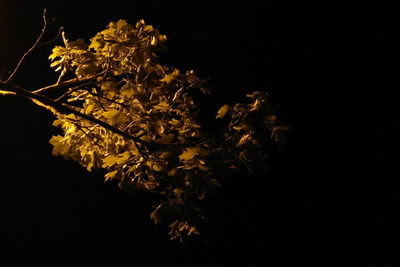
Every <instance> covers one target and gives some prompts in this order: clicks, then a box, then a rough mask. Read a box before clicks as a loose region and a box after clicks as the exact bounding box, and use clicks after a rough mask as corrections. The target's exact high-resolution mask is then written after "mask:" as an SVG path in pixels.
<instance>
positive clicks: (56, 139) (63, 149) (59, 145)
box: [49, 135, 69, 156]
mask: <svg viewBox="0 0 400 267" xmlns="http://www.w3.org/2000/svg"><path fill="white" fill-rule="evenodd" d="M63 138H64V137H63V136H61V135H56V136H53V137H52V138H51V139H50V141H49V143H50V144H52V145H53V155H54V156H60V155H63V156H64V155H66V154H67V153H68V150H69V146H68V145H66V144H65V143H64V142H62V141H61V140H62V139H63Z"/></svg>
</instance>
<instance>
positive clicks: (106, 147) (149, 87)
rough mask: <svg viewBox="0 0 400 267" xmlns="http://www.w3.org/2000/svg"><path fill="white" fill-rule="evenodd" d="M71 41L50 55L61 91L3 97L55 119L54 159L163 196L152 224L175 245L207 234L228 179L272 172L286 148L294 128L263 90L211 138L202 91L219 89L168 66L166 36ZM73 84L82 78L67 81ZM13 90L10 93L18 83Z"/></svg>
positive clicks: (126, 33)
mask: <svg viewBox="0 0 400 267" xmlns="http://www.w3.org/2000/svg"><path fill="white" fill-rule="evenodd" d="M62 37H63V42H64V44H63V46H56V47H55V48H54V49H53V50H52V53H51V55H50V56H49V59H50V60H51V67H53V68H55V71H57V72H59V73H60V76H59V79H58V81H57V83H56V84H54V85H52V86H48V87H46V88H42V89H39V90H36V91H33V92H28V91H26V90H23V89H21V88H17V87H14V88H13V89H9V88H8V90H5V91H4V90H3V91H1V94H17V95H21V96H24V97H29V98H30V99H32V100H33V101H34V102H35V103H37V104H39V105H41V106H44V107H45V108H47V109H49V110H51V111H52V112H53V113H54V114H55V116H56V117H57V118H56V120H55V121H54V123H53V125H54V126H56V127H59V128H61V129H62V134H61V135H57V136H53V137H52V138H51V140H50V143H51V144H52V145H53V154H54V155H56V156H62V157H64V158H65V159H72V160H74V161H77V162H79V163H80V164H81V165H82V166H84V167H85V168H86V169H87V170H88V171H92V170H94V169H103V170H104V171H105V176H104V179H105V181H115V182H117V183H118V185H119V187H120V188H121V189H123V190H125V191H127V192H134V191H144V192H151V193H155V194H157V195H159V200H160V201H159V203H158V205H157V206H156V207H155V209H154V211H153V212H152V213H151V216H150V217H151V219H152V220H153V221H154V223H156V224H161V223H167V224H168V225H169V227H170V232H169V234H170V236H171V238H172V239H175V238H179V239H182V238H183V237H185V236H186V235H191V234H198V233H199V228H198V225H199V224H201V223H202V222H204V220H205V216H204V212H203V210H202V205H201V201H202V200H204V199H205V198H206V197H207V196H209V195H212V194H214V193H215V192H216V189H217V188H218V187H219V186H221V185H220V184H221V178H222V177H226V176H229V174H231V173H232V172H234V171H237V170H240V169H247V170H249V171H250V172H255V171H258V170H259V169H260V168H261V169H262V167H263V166H265V160H266V159H267V157H268V156H269V155H270V153H271V152H272V151H273V149H274V147H275V146H276V144H278V146H281V145H282V143H283V140H284V135H283V133H284V132H285V131H287V130H288V127H287V126H284V125H281V123H280V121H279V118H278V117H277V115H276V108H274V107H273V106H272V105H271V103H270V97H269V95H268V94H267V93H265V92H261V91H256V92H254V93H252V94H249V95H247V97H248V100H249V101H247V103H238V104H234V105H227V104H226V105H223V106H222V107H221V108H220V109H219V111H218V112H217V114H216V117H215V119H217V120H220V121H221V123H222V124H225V126H224V128H222V129H221V131H219V132H218V133H212V132H206V131H204V130H203V128H202V126H201V125H200V123H199V122H198V121H197V120H196V116H195V114H197V113H198V112H201V111H200V110H199V107H198V105H197V103H195V99H194V97H193V92H195V91H196V90H197V91H199V92H201V93H203V94H210V90H208V89H207V87H206V83H205V82H204V81H203V80H202V79H200V78H199V77H197V75H196V74H195V72H194V71H192V70H190V71H186V72H183V71H180V70H178V69H177V68H172V67H169V66H165V65H162V64H161V63H160V62H159V60H158V58H157V51H160V50H162V49H164V48H165V47H164V43H165V41H166V37H165V36H164V35H161V34H160V33H159V31H158V30H156V29H154V28H153V27H152V26H150V25H146V24H145V22H144V21H143V20H141V21H139V22H138V23H136V25H130V24H128V23H127V22H126V21H125V20H119V21H118V22H111V23H110V24H109V25H108V27H107V28H106V29H105V30H103V31H101V32H99V33H98V34H96V35H95V36H94V37H93V38H91V39H90V42H89V43H86V42H85V41H84V40H83V39H78V40H76V41H69V40H67V38H66V37H65V35H64V34H63V35H62ZM67 76H70V77H71V76H72V77H73V79H70V80H67V81H64V78H65V77H67ZM3 84H4V86H2V89H7V86H6V85H8V84H9V83H8V82H3ZM3 87H4V88H3ZM50 89H51V90H53V89H57V90H59V91H61V89H62V92H61V93H60V94H59V95H58V96H57V98H56V99H50V98H48V97H45V96H44V95H43V93H44V92H47V91H48V90H50Z"/></svg>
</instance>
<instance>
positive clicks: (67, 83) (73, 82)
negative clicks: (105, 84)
mask: <svg viewBox="0 0 400 267" xmlns="http://www.w3.org/2000/svg"><path fill="white" fill-rule="evenodd" d="M100 74H102V73H99V75H100ZM99 75H95V76H90V77H88V78H83V79H78V78H74V79H70V80H67V81H64V82H61V83H58V84H57V83H56V84H52V85H49V86H46V87H42V88H40V89H37V90H35V91H32V93H33V94H39V93H44V92H46V91H51V90H57V89H60V88H63V87H67V86H74V85H80V84H85V83H87V82H90V81H95V80H96V79H97V77H98V76H99Z"/></svg>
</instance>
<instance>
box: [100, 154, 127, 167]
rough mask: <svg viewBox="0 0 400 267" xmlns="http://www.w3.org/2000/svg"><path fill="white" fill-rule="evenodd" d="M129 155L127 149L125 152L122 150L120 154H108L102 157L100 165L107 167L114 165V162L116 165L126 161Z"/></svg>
mask: <svg viewBox="0 0 400 267" xmlns="http://www.w3.org/2000/svg"><path fill="white" fill-rule="evenodd" d="M130 155H131V154H130V152H129V151H126V152H124V153H122V154H118V155H109V156H107V157H105V158H104V159H103V165H102V167H103V168H108V167H112V166H114V165H115V164H117V165H122V164H125V163H126V162H127V161H128V159H129V157H130Z"/></svg>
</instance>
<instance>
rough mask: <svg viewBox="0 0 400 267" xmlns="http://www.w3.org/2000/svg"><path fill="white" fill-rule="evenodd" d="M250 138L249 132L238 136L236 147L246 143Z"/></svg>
mask: <svg viewBox="0 0 400 267" xmlns="http://www.w3.org/2000/svg"><path fill="white" fill-rule="evenodd" d="M250 139H251V134H245V135H243V136H242V138H240V140H239V142H238V143H237V145H236V146H237V147H238V146H241V145H244V144H246V143H247V142H248V141H249V140H250Z"/></svg>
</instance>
